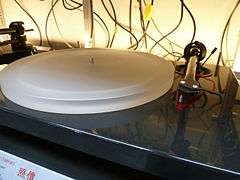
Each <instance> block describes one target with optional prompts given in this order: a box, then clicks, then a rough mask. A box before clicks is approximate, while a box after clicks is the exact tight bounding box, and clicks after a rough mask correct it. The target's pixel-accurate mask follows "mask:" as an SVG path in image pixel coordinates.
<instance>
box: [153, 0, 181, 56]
mask: <svg viewBox="0 0 240 180" xmlns="http://www.w3.org/2000/svg"><path fill="white" fill-rule="evenodd" d="M180 1H181V15H180V19H179V21H178V24H177V25H176V26H175V27H174V28H173V29H172V30H171V31H170V32H168V33H167V34H165V35H164V36H163V37H162V38H160V39H159V40H158V41H157V42H155V43H154V44H153V46H152V47H151V49H150V50H149V52H150V53H151V52H152V50H153V49H154V48H155V47H156V45H157V44H159V43H160V42H161V41H162V40H164V39H165V38H166V37H168V36H169V35H170V34H172V33H173V32H174V31H176V30H177V29H178V27H179V26H180V24H181V23H182V20H183V7H184V3H183V0H180Z"/></svg>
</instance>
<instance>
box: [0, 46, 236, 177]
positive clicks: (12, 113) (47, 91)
mask: <svg viewBox="0 0 240 180" xmlns="http://www.w3.org/2000/svg"><path fill="white" fill-rule="evenodd" d="M228 74H229V77H230V79H229V83H228V84H229V85H228V86H227V87H228V90H229V91H230V90H231V92H232V94H231V98H230V100H232V98H234V97H233V95H234V92H233V91H234V89H236V88H235V87H234V86H233V85H234V83H232V82H235V81H234V77H233V76H231V72H230V73H228ZM173 78H174V68H173V65H172V64H171V63H170V62H167V61H165V60H163V59H161V58H159V57H156V56H154V55H150V54H146V53H141V52H132V51H122V50H110V49H71V50H59V51H51V52H48V53H41V54H37V55H33V56H29V57H26V58H23V59H20V60H18V61H16V62H14V63H12V64H10V65H8V66H7V67H5V68H4V69H3V70H2V71H1V72H0V84H1V94H0V97H1V100H0V117H1V118H0V125H1V126H4V127H9V128H11V129H14V130H16V131H18V132H21V133H24V134H29V135H31V136H33V137H37V138H40V139H42V140H44V141H47V142H52V143H54V144H57V145H60V147H61V148H63V147H66V148H70V149H72V150H75V151H77V152H84V153H86V154H90V155H92V156H95V157H97V158H101V159H105V160H108V161H111V162H114V163H118V164H121V165H124V166H127V167H131V168H134V169H137V170H140V171H143V172H146V173H150V174H153V175H157V176H160V177H162V176H163V177H171V178H176V177H178V176H179V175H180V176H181V177H183V178H186V177H191V176H192V175H193V174H194V175H197V176H196V179H198V177H199V179H203V178H206V177H214V178H215V177H216V178H218V179H221V178H222V179H224V178H226V177H231V178H235V177H237V176H238V174H237V172H238V170H237V168H239V165H238V164H239V163H237V162H238V160H239V158H238V157H239V153H238V152H239V150H238V149H235V147H238V146H236V144H238V137H237V132H236V131H234V130H233V129H235V125H234V123H233V122H232V119H231V117H230V113H229V112H230V110H231V102H229V99H225V100H224V101H223V103H222V104H223V105H225V106H222V105H221V104H217V105H214V103H215V102H216V101H217V100H218V99H217V98H216V97H212V96H209V102H208V103H207V104H206V109H204V108H203V109H202V108H198V107H196V108H195V109H193V110H192V111H190V112H189V119H188V120H187V121H184V123H182V122H181V121H178V120H177V119H178V114H179V112H178V111H176V101H175V94H174V91H171V90H172V89H171V87H172V86H173V85H174V84H177V83H178V82H179V80H178V79H175V81H174V82H173ZM173 87H174V86H173ZM170 89H171V90H170ZM173 89H174V88H173ZM227 95H228V94H226V96H227ZM213 105H214V107H215V109H214V108H213V109H214V110H213V111H210V112H209V111H207V109H208V108H209V107H210V108H211V107H212V106H213ZM220 109H221V111H222V113H220V115H221V120H219V122H218V121H213V120H212V117H213V115H215V114H216V113H218V112H219V110H220ZM228 109H229V110H228ZM227 112H228V113H227ZM196 114H197V115H199V116H196ZM226 114H227V115H228V116H226ZM202 119H204V122H205V123H209V124H210V123H213V124H214V127H215V128H212V129H211V128H210V131H211V133H208V132H207V130H206V131H205V129H204V128H203V126H202V123H203V122H202V121H203V120H202ZM221 123H225V125H224V126H221ZM218 126H219V127H218ZM216 129H217V130H216ZM229 132H234V133H229ZM226 135H228V136H227V137H228V138H227V139H224V138H225V137H226ZM204 137H205V138H206V139H207V141H208V142H209V143H204ZM214 137H216V139H214ZM188 139H189V140H188ZM198 139H200V140H201V141H202V142H203V143H200V145H201V146H202V147H200V145H199V147H198V148H199V149H201V151H200V150H198V149H197V148H193V147H194V146H195V144H198ZM229 140H230V141H229ZM211 142H212V143H215V142H216V143H218V144H221V145H219V146H213V144H211ZM57 145H56V146H57ZM173 147H174V148H173ZM182 147H184V148H182ZM233 147H234V148H233ZM2 148H4V149H7V150H8V151H9V152H12V151H13V150H11V149H8V148H7V146H5V147H2ZM215 148H216V149H218V150H219V151H220V153H219V154H220V155H219V156H221V158H220V160H219V159H211V157H210V156H211V153H213V152H214V151H215V150H216V149H215ZM186 151H187V153H186ZM222 156H223V157H222ZM226 157H228V158H226ZM233 161H236V162H235V163H232V162H233ZM216 162H218V163H219V164H217V163H216ZM211 163H215V164H211ZM220 163H222V164H220ZM186 169H188V171H186ZM173 172H174V173H173Z"/></svg>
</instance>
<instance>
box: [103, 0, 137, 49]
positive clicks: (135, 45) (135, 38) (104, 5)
mask: <svg viewBox="0 0 240 180" xmlns="http://www.w3.org/2000/svg"><path fill="white" fill-rule="evenodd" d="M101 2H102V5H103V7H104V9H105V11H106V12H107V14H108V16H109V17H110V18H111V20H112V21H113V22H114V23H116V24H117V25H118V26H119V27H121V28H122V29H123V30H125V31H126V32H128V33H129V34H130V35H131V36H132V37H133V38H134V40H135V41H136V44H134V45H131V46H130V47H128V49H131V48H134V50H136V49H137V48H138V39H137V37H136V36H135V35H134V34H133V33H132V32H130V31H129V30H128V29H127V28H125V27H124V26H123V25H122V24H121V23H119V22H118V21H117V19H115V18H114V17H113V16H112V15H111V13H110V12H109V10H108V8H107V7H106V4H105V2H104V0H101ZM109 2H110V3H111V2H112V1H111V0H109ZM111 4H112V3H111Z"/></svg>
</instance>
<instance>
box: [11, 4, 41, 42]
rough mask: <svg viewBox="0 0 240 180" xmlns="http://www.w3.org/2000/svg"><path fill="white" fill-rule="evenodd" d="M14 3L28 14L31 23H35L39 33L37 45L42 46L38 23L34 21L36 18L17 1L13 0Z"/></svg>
mask: <svg viewBox="0 0 240 180" xmlns="http://www.w3.org/2000/svg"><path fill="white" fill-rule="evenodd" d="M14 1H15V3H16V4H17V5H18V6H19V7H20V8H21V9H22V10H23V11H24V12H25V13H26V14H27V15H28V17H29V18H30V19H31V20H32V21H33V23H34V24H35V26H36V27H37V30H38V33H39V46H42V44H43V38H42V32H41V29H40V27H39V25H38V23H37V22H36V20H35V19H34V18H33V17H32V16H31V14H30V13H29V12H28V11H27V10H26V9H25V8H24V7H23V6H22V5H21V4H20V3H19V2H18V1H17V0H14Z"/></svg>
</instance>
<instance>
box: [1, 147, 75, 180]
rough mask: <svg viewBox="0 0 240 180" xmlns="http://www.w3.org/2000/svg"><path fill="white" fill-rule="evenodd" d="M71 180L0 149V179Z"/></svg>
mask: <svg viewBox="0 0 240 180" xmlns="http://www.w3.org/2000/svg"><path fill="white" fill-rule="evenodd" d="M13 179H14V180H73V179H72V178H69V177H67V176H64V175H62V174H59V173H57V172H54V171H52V170H49V169H47V168H44V167H42V166H39V165H37V164H34V163H32V162H29V161H27V160H24V159H22V158H19V157H17V156H14V155H12V154H9V153H7V152H4V151H2V150H0V180H13Z"/></svg>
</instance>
